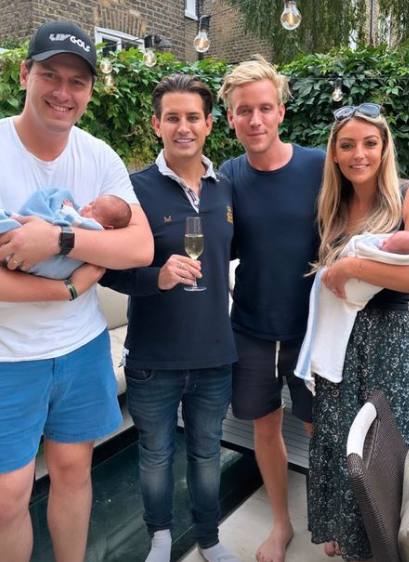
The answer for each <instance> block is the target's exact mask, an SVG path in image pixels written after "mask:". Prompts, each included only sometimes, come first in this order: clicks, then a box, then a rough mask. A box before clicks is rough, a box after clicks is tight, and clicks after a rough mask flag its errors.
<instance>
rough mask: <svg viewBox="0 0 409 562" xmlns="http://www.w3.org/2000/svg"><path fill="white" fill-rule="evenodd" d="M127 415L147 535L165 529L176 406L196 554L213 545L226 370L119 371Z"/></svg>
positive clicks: (229, 378)
mask: <svg viewBox="0 0 409 562" xmlns="http://www.w3.org/2000/svg"><path fill="white" fill-rule="evenodd" d="M125 373H126V381H127V399H128V409H129V412H130V413H131V415H132V418H133V421H134V423H135V426H136V427H137V428H138V430H139V455H140V456H139V459H140V460H139V477H140V482H141V490H142V497H143V502H144V508H145V511H144V519H145V521H146V524H147V526H148V531H149V533H150V534H151V535H153V533H154V532H155V531H159V530H163V529H171V528H172V522H173V516H172V511H173V509H172V507H173V506H172V503H173V469H172V464H173V456H174V452H175V432H176V427H177V411H178V407H179V403H180V402H182V412H183V420H184V423H185V440H186V454H187V485H188V489H189V494H190V504H191V510H192V516H193V522H194V525H195V531H196V538H197V542H198V544H199V546H200V547H201V548H209V547H211V546H213V545H215V544H217V542H218V540H219V539H218V520H219V487H220V439H221V436H222V421H223V420H224V418H225V416H226V412H227V408H228V405H229V403H230V401H231V393H232V374H231V365H224V366H222V367H214V368H210V369H198V370H179V371H164V370H140V369H139V370H138V369H130V368H126V369H125Z"/></svg>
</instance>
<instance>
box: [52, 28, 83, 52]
mask: <svg viewBox="0 0 409 562" xmlns="http://www.w3.org/2000/svg"><path fill="white" fill-rule="evenodd" d="M68 38H69V39H70V41H71V43H74V44H75V45H78V47H81V48H82V49H84V51H85V52H86V53H89V52H90V49H91V47H90V46H89V45H86V44H85V43H84V41H83V40H82V39H77V38H76V37H75V35H71V33H50V37H49V39H50V41H66V40H67V39H68Z"/></svg>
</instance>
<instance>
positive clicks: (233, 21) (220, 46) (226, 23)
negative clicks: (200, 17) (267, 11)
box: [201, 0, 271, 63]
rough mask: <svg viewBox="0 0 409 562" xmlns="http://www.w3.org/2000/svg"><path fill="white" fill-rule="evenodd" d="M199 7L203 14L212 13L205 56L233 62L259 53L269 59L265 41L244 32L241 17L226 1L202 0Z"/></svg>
mask: <svg viewBox="0 0 409 562" xmlns="http://www.w3.org/2000/svg"><path fill="white" fill-rule="evenodd" d="M201 9H202V10H203V11H202V13H203V14H214V15H213V17H212V18H211V20H210V32H209V38H210V41H211V45H210V49H209V51H208V53H207V54H206V55H207V56H210V57H213V58H217V59H219V60H227V61H229V62H233V63H234V62H240V61H243V60H247V59H249V58H250V57H251V56H252V55H254V54H256V53H260V54H261V55H263V56H264V57H265V58H266V59H267V60H271V48H270V47H269V46H268V45H267V42H266V41H262V40H260V39H258V38H257V37H255V36H254V35H252V34H251V33H246V31H245V25H244V19H243V17H242V16H241V15H240V14H239V13H238V12H237V11H236V10H235V9H233V8H232V7H231V5H230V4H229V3H228V2H226V1H225V0H204V1H203V2H202V8H201Z"/></svg>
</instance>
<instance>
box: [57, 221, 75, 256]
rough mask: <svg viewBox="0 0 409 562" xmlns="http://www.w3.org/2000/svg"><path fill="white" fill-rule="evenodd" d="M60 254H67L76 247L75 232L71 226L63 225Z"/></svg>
mask: <svg viewBox="0 0 409 562" xmlns="http://www.w3.org/2000/svg"><path fill="white" fill-rule="evenodd" d="M59 242H60V256H66V255H67V254H69V252H71V250H72V249H73V247H74V242H75V234H74V232H73V231H72V230H71V228H70V227H69V226H62V227H61V232H60V239H59Z"/></svg>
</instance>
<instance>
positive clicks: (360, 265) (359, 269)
mask: <svg viewBox="0 0 409 562" xmlns="http://www.w3.org/2000/svg"><path fill="white" fill-rule="evenodd" d="M361 275H362V260H361V259H360V260H359V264H358V283H360V282H361V281H362V279H361Z"/></svg>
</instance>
